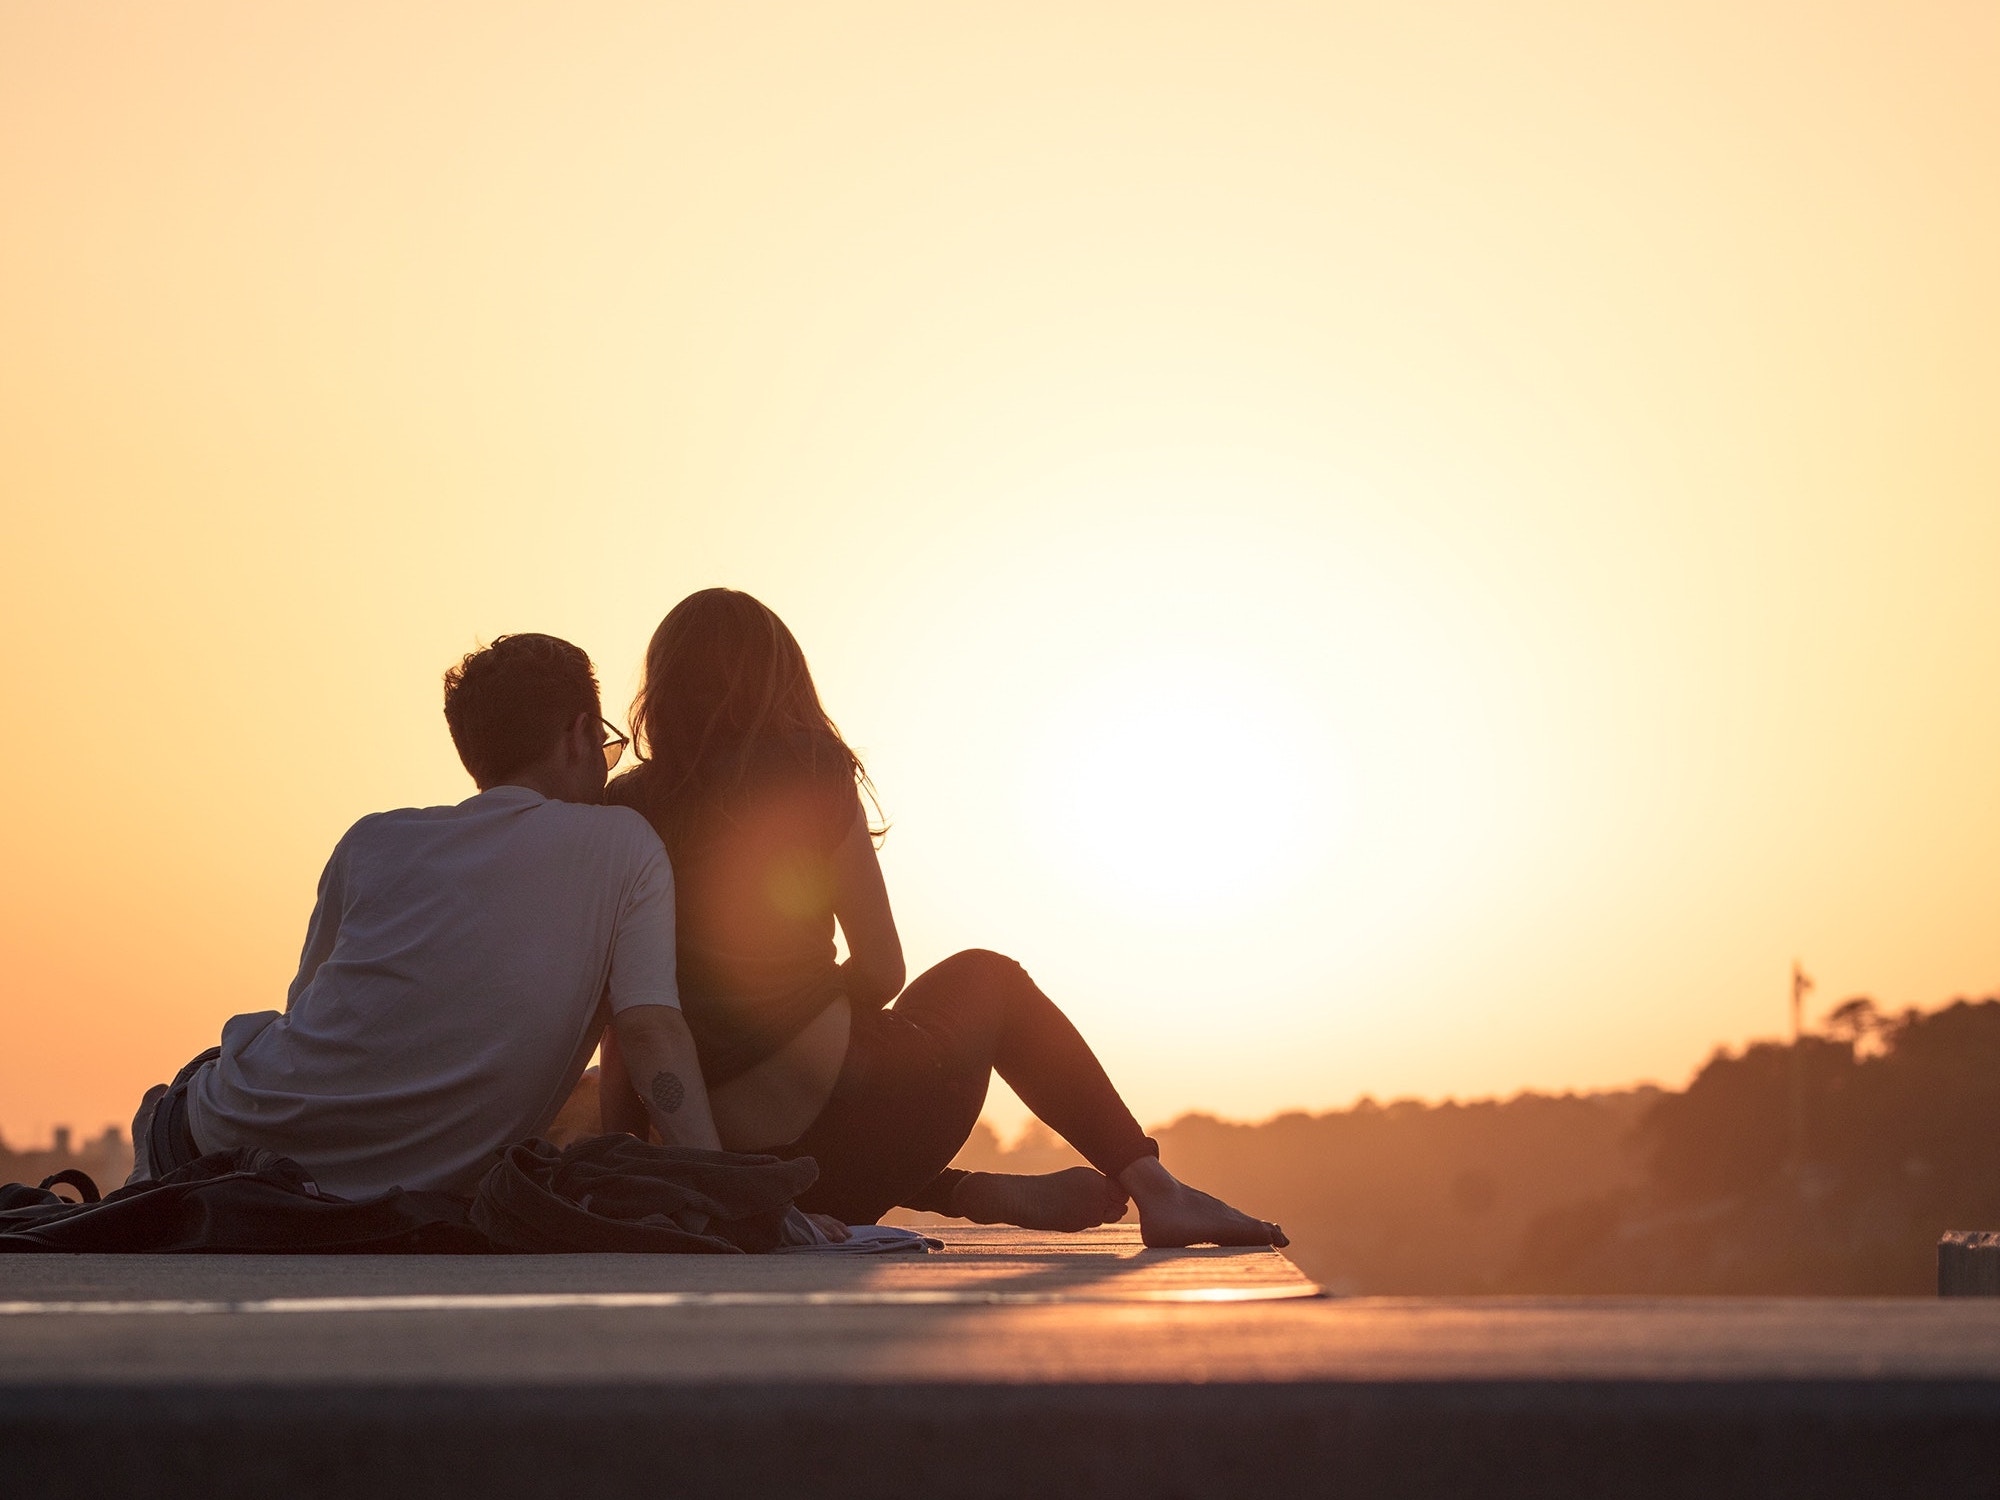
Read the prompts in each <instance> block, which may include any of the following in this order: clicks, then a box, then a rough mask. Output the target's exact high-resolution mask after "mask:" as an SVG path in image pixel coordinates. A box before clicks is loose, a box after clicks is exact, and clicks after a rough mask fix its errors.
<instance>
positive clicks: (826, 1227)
mask: <svg viewBox="0 0 2000 1500" xmlns="http://www.w3.org/2000/svg"><path fill="white" fill-rule="evenodd" d="M806 1217H807V1218H808V1219H811V1220H812V1221H813V1223H815V1224H817V1225H819V1227H820V1230H821V1232H822V1233H823V1234H825V1235H826V1237H827V1238H828V1239H830V1240H832V1241H833V1242H834V1243H835V1244H836V1245H838V1244H839V1243H840V1242H841V1241H842V1240H851V1239H853V1238H854V1231H853V1230H851V1229H849V1228H848V1227H847V1226H846V1225H845V1224H843V1223H841V1222H840V1220H838V1219H836V1218H834V1216H833V1215H832V1214H807V1215H806Z"/></svg>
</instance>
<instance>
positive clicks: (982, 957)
mask: <svg viewBox="0 0 2000 1500" xmlns="http://www.w3.org/2000/svg"><path fill="white" fill-rule="evenodd" d="M931 972H932V973H934V974H942V975H947V976H949V977H951V978H953V979H956V980H959V981H961V982H975V983H982V984H1013V983H1018V982H1019V981H1021V980H1023V979H1025V978H1027V977H1028V971H1027V970H1026V969H1024V968H1022V967H1021V966H1020V965H1019V964H1017V963H1015V962H1014V960H1013V959H1011V958H1009V957H1008V956H1007V955H1006V954H1004V953H995V952H994V951H993V950H992V949H991V948H965V949H962V950H961V951H959V952H957V953H954V954H952V956H951V957H950V958H947V959H946V960H945V961H944V962H943V963H941V964H938V965H937V966H936V967H935V968H934V969H933V970H932V971H931Z"/></svg>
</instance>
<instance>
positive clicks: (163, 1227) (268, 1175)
mask: <svg viewBox="0 0 2000 1500" xmlns="http://www.w3.org/2000/svg"><path fill="white" fill-rule="evenodd" d="M79 1175H80V1174H79ZM58 1180H68V1179H66V1178H65V1175H64V1174H60V1173H59V1174H57V1177H55V1178H51V1179H49V1182H50V1183H54V1182H56V1181H58ZM78 1187H79V1191H81V1185H78ZM94 1188H95V1185H94V1184H93V1190H92V1192H91V1193H88V1194H86V1195H85V1196H86V1200H88V1199H91V1198H94V1196H95V1191H94ZM486 1248H487V1246H486V1242H485V1240H484V1238H483V1237H482V1236H481V1235H480V1234H479V1232H478V1231H477V1230H475V1229H473V1228H472V1227H471V1226H470V1225H469V1224H468V1223H467V1222H466V1202H465V1200H464V1199H462V1198H455V1197H453V1196H451V1195H450V1194H448V1193H410V1192H403V1191H400V1190H398V1191H395V1192H390V1193H384V1194H383V1195H382V1196H380V1197H378V1198H369V1199H365V1200H362V1201H360V1202H351V1201H349V1200H347V1199H345V1198H335V1197H333V1196H331V1195H329V1194H325V1193H322V1192H320V1190H319V1188H318V1187H317V1186H316V1185H315V1184H314V1183H313V1181H312V1179H311V1178H310V1177H308V1176H307V1175H306V1173H305V1170H304V1169H303V1168H302V1167H300V1166H299V1164H298V1163H297V1162H295V1161H292V1160H291V1159H289V1158H288V1157H283V1156H277V1155H274V1154H273V1153H271V1152H269V1151H253V1150H241V1149H240V1150H234V1151H215V1152H211V1153H210V1154H209V1155H207V1156H204V1157H201V1158H199V1159H198V1160H195V1161H192V1162H190V1163H188V1165H186V1166H184V1167H181V1168H179V1169H177V1170H175V1171H172V1172H169V1173H167V1175H166V1176H164V1177H162V1178H160V1179H159V1180H158V1181H156V1182H141V1183H135V1184H134V1185H133V1186H131V1187H125V1188H120V1189H119V1190H118V1191H117V1192H115V1193H112V1194H110V1195H109V1196H107V1197H105V1198H103V1199H101V1200H98V1201H85V1202H82V1203H73V1202H71V1201H70V1200H68V1199H66V1198H59V1197H57V1196H56V1195H55V1194H54V1193H52V1192H50V1191H48V1184H44V1185H43V1186H42V1187H40V1188H31V1187H27V1186H24V1185H23V1184H20V1183H9V1184H7V1185H6V1186H5V1187H0V1253H7V1252H16V1253H19V1252H35V1251H96V1252H108V1253H120V1254H174V1253H187V1252H202V1253H208V1254H217V1253H220V1254H229V1253H232V1252H233V1253H249V1254H284V1255H314V1254H357V1253H367V1254H425V1253H432V1254H472V1253H477V1252H480V1251H483V1250H485V1249H486Z"/></svg>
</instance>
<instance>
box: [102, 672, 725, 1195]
mask: <svg viewBox="0 0 2000 1500" xmlns="http://www.w3.org/2000/svg"><path fill="white" fill-rule="evenodd" d="M599 715H600V708H599V698H598V691H597V679H596V676H595V674H594V673H593V671H592V670H591V665H590V659H589V657H587V656H585V655H584V653H583V652H582V651H580V650H578V649H577V648H576V647H575V646H572V645H570V644H569V643H568V642H566V641H560V640H557V639H555V638H554V637H552V636H546V635H512V636H501V637H500V638H499V639H498V640H496V641H494V642H493V644H492V645H491V646H488V647H485V648H484V649H482V650H479V651H475V652H473V653H472V654H471V655H470V656H467V657H466V658H465V660H464V661H462V662H461V663H459V665H457V666H456V667H454V668H452V669H451V671H449V672H447V673H446V674H445V720H446V722H447V724H448V725H449V727H450V729H451V736H452V742H453V743H454V744H455V745H456V746H457V747H458V753H459V758H460V760H462V761H463V762H464V763H465V768H466V770H467V771H468V772H470V773H471V775H472V779H473V781H474V783H475V784H477V786H478V787H479V793H478V795H477V796H474V797H471V798H468V799H467V800H466V801H464V802H461V803H459V804H458V805H457V806H455V807H427V808H404V809H401V810H399V811H396V812H385V813H376V814H374V815H373V816H371V817H366V818H363V819H362V820H361V821H360V822H358V823H356V824H355V825H354V826H353V827H352V828H351V829H349V830H348V832H347V834H346V836H345V837H343V838H342V839H341V841H340V843H339V844H338V846H336V847H335V849H334V851H333V856H332V858H331V859H329V860H328V861H327V866H326V872H325V874H324V875H323V876H322V877H321V878H320V886H319V900H318V903H317V905H316V906H315V907H314V909H313V914H312V920H311V922H310V924H309V925H308V927H307V929H306V942H305V952H304V954H303V955H302V957H301V959H300V962H299V972H298V977H297V978H296V979H294V980H293V981H292V986H291V990H290V992H289V993H288V995H287V996H286V1002H285V1009H284V1011H283V1012H282V1013H280V1012H278V1011H259V1012H256V1013H254V1014H251V1015H242V1016H237V1017H235V1018H234V1019H232V1020H231V1021H229V1022H228V1023H227V1024H225V1025H224V1026H223V1028H222V1045H221V1046H220V1047H219V1048H215V1049H211V1051H210V1052H208V1053H206V1054H204V1055H203V1056H202V1057H201V1058H197V1059H196V1060H195V1062H194V1063H191V1064H189V1066H188V1067H187V1068H186V1069H184V1070H183V1071H182V1074H181V1076H180V1077H179V1078H177V1079H176V1080H175V1081H174V1083H173V1084H171V1085H161V1086H158V1087H156V1088H154V1089H153V1090H151V1091H150V1092H149V1093H148V1094H147V1096H146V1102H145V1103H144V1104H143V1105H142V1106H141V1107H140V1112H139V1117H138V1118H137V1119H135V1120H134V1121H133V1127H132V1131H133V1146H134V1152H135V1155H136V1158H137V1166H136V1168H135V1170H134V1173H133V1177H134V1180H136V1181H144V1180H147V1179H149V1178H152V1177H156V1176H160V1175H164V1174H165V1173H166V1172H167V1171H170V1170H172V1169H173V1168H174V1167H177V1166H180V1165H184V1164H185V1163H186V1162H187V1161H189V1160H192V1159H193V1158H194V1157H195V1156H198V1155H200V1154H202V1153H204V1152H210V1151H220V1150H226V1149H229V1148H231V1147H239V1146H249V1147H262V1148H264V1149H266V1150H269V1151H274V1152H277V1153H278V1154H280V1155H283V1156H288V1157H291V1158H292V1159H293V1160H295V1161H297V1162H298V1163H299V1164H300V1165H301V1166H303V1167H304V1168H305V1169H306V1171H307V1172H308V1174H310V1175H311V1176H312V1178H313V1179H314V1181H315V1182H316V1183H317V1184H318V1185H319V1186H320V1188H321V1189H322V1190H323V1191H325V1192H329V1193H335V1194H338V1195H340V1196H342V1197H348V1198H360V1197H366V1196H370V1195H372V1194H377V1193H382V1192H386V1191H388V1190H389V1189H391V1188H397V1187H402V1188H422V1189H437V1190H442V1191H446V1192H457V1193H467V1192H470V1191H471V1190H472V1188H473V1186H474V1185H475V1184H476V1183H477V1182H478V1181H479V1179H480V1177H481V1176H482V1175H484V1173H485V1172H486V1170H487V1169H488V1168H489V1167H490V1166H491V1165H492V1164H493V1163H494V1162H495V1161H496V1160H497V1159H498V1158H499V1156H500V1153H501V1152H502V1151H504V1150H505V1149H506V1148H507V1147H508V1146H510V1145H512V1144H514V1143H515V1142H516V1141H520V1140H523V1139H526V1138H528V1137H530V1136H535V1135H539V1134H541V1133H542V1132H543V1131H545V1130H546V1129H547V1128H548V1126H549V1123H550V1122H551V1121H552V1120H553V1119H554V1118H555V1114H556V1111H557V1110H558V1109H560V1108H561V1106H562V1104H563V1101H564V1100H565V1099H566V1098H567V1097H568V1095H569V1092H570V1090H571V1089H572V1088H574V1087H575V1085H576V1082H577V1079H578V1077H579V1076H580V1075H581V1073H582V1071H583V1068H584V1065H585V1064H586V1063H587V1062H588V1060H589V1057H590V1053H591V1050H592V1049H593V1048H594V1047H595V1046H596V1043H597V1039H598V1037H599V1035H600V1034H601V1033H602V1031H603V1029H604V1027H605V1025H606V1024H607V1021H609V1023H610V1024H612V1025H614V1026H615V1028H616V1030H617V1034H618V1041H619V1045H620V1048H621V1050H622V1051H623V1052H624V1053H625V1055H626V1056H627V1057H628V1058H633V1059H635V1060H634V1062H633V1067H634V1071H635V1073H637V1076H639V1077H644V1078H655V1077H659V1076H664V1077H666V1078H668V1079H671V1080H673V1081H674V1083H673V1086H671V1087H664V1086H663V1087H660V1088H656V1089H654V1090H653V1091H652V1094H653V1097H652V1099H651V1100H649V1101H648V1109H649V1112H650V1114H651V1116H652V1122H653V1125H654V1127H655V1128H656V1129H657V1130H658V1131H659V1132H660V1136H661V1139H662V1140H664V1141H665V1142H666V1143H667V1144H669V1145H685V1146H704V1147H708V1148H710V1149H720V1145H721V1143H720V1141H719V1140H718V1139H717V1136H716V1133H715V1124H714V1121H713V1119H712V1118H711V1116H710V1114H709V1106H708V1093H707V1090H706V1088H705V1087H704V1086H703V1083H702V1076H701V1069H700V1066H699V1064H698V1063H697V1062H696V1059H695V1050H694V1040H693V1038H692V1037H691V1036H690V1035H689V1033H688V1028H687V1023H686V1022H685V1021H684V1020H683V1019H682V1017H681V1013H680V996H679V992H678V990H677V989H676V987H675V983H674V885H673V871H672V869H671V868H670V867H669V865H668V863H667V856H666V852H665V850H663V849H662V848H661V847H660V841H659V838H658V837H657V836H656V835H655V834H654V832H653V830H652V829H651V828H650V827H649V826H648V825H647V823H646V820H645V819H644V818H642V817H641V816H639V814H637V813H635V812H632V811H631V810H629V809H627V808H622V807H606V806H603V805H602V800H603V795H604V780H605V775H606V773H607V772H608V771H609V769H610V767H611V766H612V765H613V764H615V763H616V761H617V759H618V755H619V753H620V752H621V751H622V749H623V748H624V743H625V741H624V737H623V736H622V735H620V734H618V732H617V731H616V730H614V729H611V727H610V726H609V725H608V724H606V723H605V722H604V720H603V719H602V718H601V717H600V716H599ZM640 1059H643V1060H640ZM641 1069H643V1071H640V1070H641Z"/></svg>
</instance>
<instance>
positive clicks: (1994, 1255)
mask: <svg viewBox="0 0 2000 1500" xmlns="http://www.w3.org/2000/svg"><path fill="white" fill-rule="evenodd" d="M1938 1295H1939V1296H1940V1297H2000V1231H1996V1230H1991V1229H1948V1230H1946V1231H1945V1235H1944V1238H1943V1239H1941V1240H1939V1241H1938Z"/></svg>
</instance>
